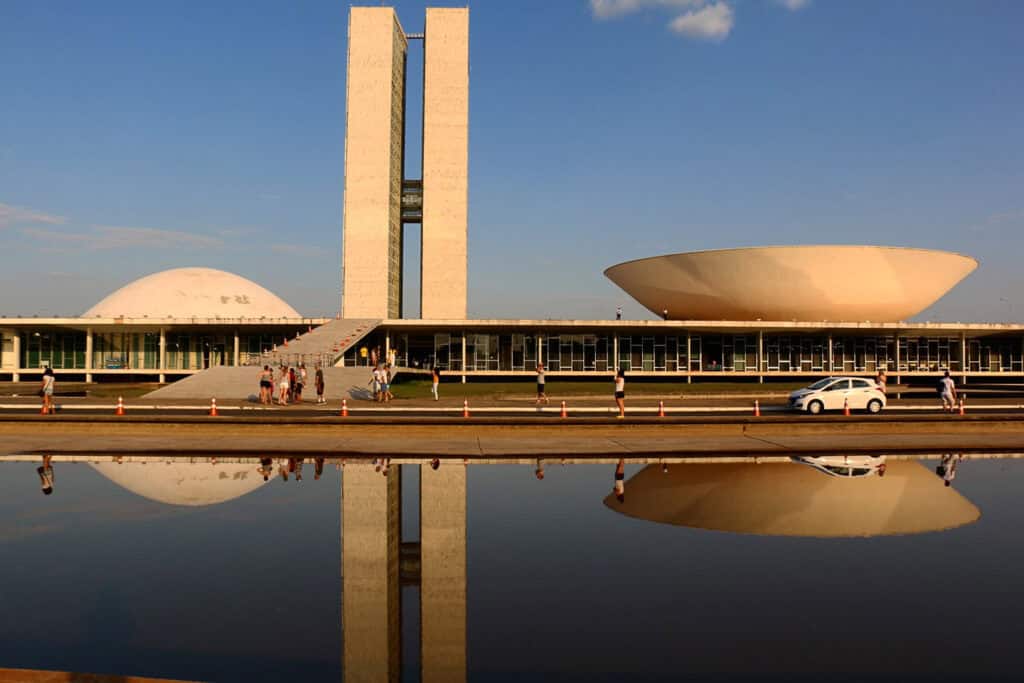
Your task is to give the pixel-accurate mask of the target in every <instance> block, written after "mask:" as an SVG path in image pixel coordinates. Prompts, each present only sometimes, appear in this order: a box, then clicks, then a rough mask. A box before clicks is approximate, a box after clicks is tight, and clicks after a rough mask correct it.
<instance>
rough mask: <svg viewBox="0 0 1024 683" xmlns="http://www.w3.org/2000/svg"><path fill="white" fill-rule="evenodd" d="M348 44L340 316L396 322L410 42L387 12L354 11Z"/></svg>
mask: <svg viewBox="0 0 1024 683" xmlns="http://www.w3.org/2000/svg"><path fill="white" fill-rule="evenodd" d="M348 41H349V42H348V78H347V82H346V83H347V86H346V87H347V92H346V97H345V102H346V125H345V199H344V206H343V221H344V245H343V250H344V266H343V275H342V278H343V285H342V286H343V296H342V309H341V310H342V316H344V317H346V318H397V317H399V314H400V309H401V289H402V288H401V270H402V268H401V266H402V248H401V246H402V222H401V199H402V175H403V169H402V163H403V157H404V150H403V145H404V132H405V62H406V50H407V41H406V38H405V33H404V31H403V30H402V27H401V25H400V24H399V22H398V17H397V16H396V14H395V11H394V9H392V8H390V7H353V8H352V9H351V10H350V12H349V26H348Z"/></svg>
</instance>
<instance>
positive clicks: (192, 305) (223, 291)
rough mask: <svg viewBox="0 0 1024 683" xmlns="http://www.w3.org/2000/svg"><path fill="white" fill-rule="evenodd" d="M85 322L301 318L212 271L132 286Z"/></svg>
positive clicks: (176, 271) (175, 273) (240, 280)
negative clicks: (106, 319)
mask: <svg viewBox="0 0 1024 683" xmlns="http://www.w3.org/2000/svg"><path fill="white" fill-rule="evenodd" d="M83 317H86V318H120V317H124V318H261V317H266V318H301V317H302V316H301V315H299V313H298V311H296V310H295V309H294V308H292V307H291V306H289V305H288V304H287V303H285V302H284V301H283V300H282V299H281V298H279V297H278V296H277V295H275V294H273V293H272V292H270V291H269V290H266V289H264V288H263V287H260V286H259V285H258V284H256V283H255V282H253V281H252V280H246V279H245V278H244V277H241V276H239V275H235V274H234V273H228V272H226V271H223V270H215V269H213V268H173V269H171V270H164V271H161V272H159V273H153V274H152V275H147V276H146V277H142V278H139V279H138V280H135V281H134V282H131V283H129V284H127V285H125V286H124V287H122V288H121V289H119V290H117V291H116V292H114V293H113V294H110V295H109V296H107V297H106V298H105V299H103V300H102V301H100V302H99V303H98V304H96V305H95V306H93V307H92V308H90V309H89V310H88V311H86V312H85V313H84V314H83Z"/></svg>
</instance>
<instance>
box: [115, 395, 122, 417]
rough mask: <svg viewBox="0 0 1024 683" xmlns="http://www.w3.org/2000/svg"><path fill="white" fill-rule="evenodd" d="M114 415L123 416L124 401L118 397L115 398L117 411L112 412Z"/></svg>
mask: <svg viewBox="0 0 1024 683" xmlns="http://www.w3.org/2000/svg"><path fill="white" fill-rule="evenodd" d="M114 415H124V399H123V398H121V397H120V396H118V397H117V410H115V411H114Z"/></svg>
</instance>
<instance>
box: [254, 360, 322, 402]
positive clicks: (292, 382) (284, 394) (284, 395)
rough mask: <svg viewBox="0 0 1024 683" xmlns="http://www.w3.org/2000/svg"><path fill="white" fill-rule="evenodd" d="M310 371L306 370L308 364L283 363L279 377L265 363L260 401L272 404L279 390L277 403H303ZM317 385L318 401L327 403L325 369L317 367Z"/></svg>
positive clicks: (261, 375) (261, 380) (261, 373)
mask: <svg viewBox="0 0 1024 683" xmlns="http://www.w3.org/2000/svg"><path fill="white" fill-rule="evenodd" d="M308 379H309V373H307V371H306V364H305V363H299V365H298V367H288V366H285V365H282V366H281V368H280V371H279V373H278V375H277V378H276V379H275V377H274V371H273V370H272V369H271V367H270V366H269V365H264V366H263V370H261V371H260V403H262V404H264V405H271V404H272V403H273V402H274V391H275V389H276V390H277V404H278V405H282V406H286V405H288V404H289V403H302V391H303V389H305V387H306V383H307V381H308ZM313 382H314V384H315V386H316V402H317V403H327V399H325V398H324V371H323V369H322V368H317V369H316V374H315V376H314V380H313Z"/></svg>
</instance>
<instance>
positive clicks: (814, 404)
mask: <svg viewBox="0 0 1024 683" xmlns="http://www.w3.org/2000/svg"><path fill="white" fill-rule="evenodd" d="M824 408H825V406H824V405H822V403H821V401H811V402H810V403H808V404H807V412H808V413H810V414H811V415H817V414H818V413H820V412H821V411H822V410H823V409H824Z"/></svg>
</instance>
